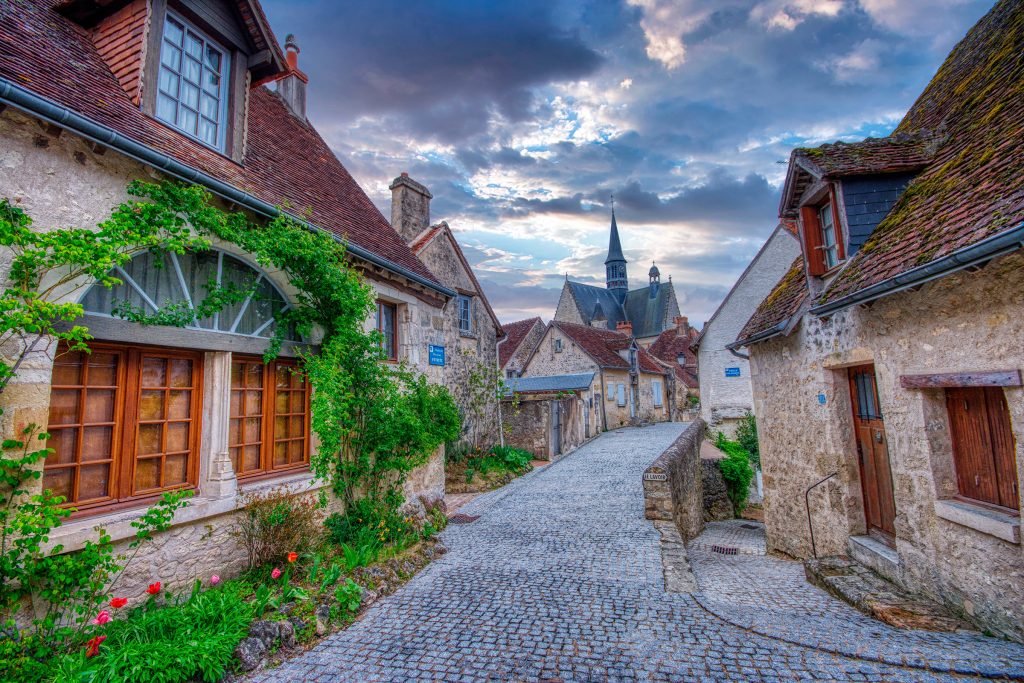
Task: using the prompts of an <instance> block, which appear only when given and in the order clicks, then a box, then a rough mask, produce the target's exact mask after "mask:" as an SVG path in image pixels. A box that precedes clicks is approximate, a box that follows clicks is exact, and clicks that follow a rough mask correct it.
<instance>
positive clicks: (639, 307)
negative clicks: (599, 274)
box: [554, 211, 679, 348]
mask: <svg viewBox="0 0 1024 683" xmlns="http://www.w3.org/2000/svg"><path fill="white" fill-rule="evenodd" d="M647 279H648V284H647V286H646V287H641V288H639V289H633V290H631V289H630V288H629V274H628V272H627V269H626V257H625V256H623V254H622V243H621V241H620V240H619V226H618V223H616V221H615V212H614V211H612V225H611V233H610V236H609V238H608V256H607V258H606V259H605V287H604V288H601V287H595V286H594V285H587V284H583V283H582V282H573V281H572V280H570V279H569V278H568V277H566V279H565V284H564V285H563V286H562V293H561V295H560V296H559V299H558V308H557V309H556V310H555V318H554V319H555V320H557V321H558V322H563V323H573V324H576V325H585V326H594V327H602V328H604V329H607V330H616V329H618V328H619V325H620V324H621V323H629V324H630V325H632V329H633V334H634V335H635V337H636V340H637V343H638V344H640V346H643V347H644V348H646V347H648V346H650V345H651V344H653V343H654V342H655V340H656V339H657V338H658V335H659V334H661V333H662V332H664V331H665V330H668V329H671V328H672V326H673V321H674V320H675V319H676V317H678V316H679V301H678V300H677V299H676V290H675V287H674V286H673V285H672V278H671V277H669V279H668V282H667V283H662V281H661V272H660V271H659V270H658V267H657V266H655V265H652V266H651V269H650V271H648V274H647Z"/></svg>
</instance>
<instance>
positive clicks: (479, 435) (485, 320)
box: [391, 173, 505, 448]
mask: <svg viewBox="0 0 1024 683" xmlns="http://www.w3.org/2000/svg"><path fill="white" fill-rule="evenodd" d="M432 197H433V195H431V194H430V191H429V190H428V189H427V188H426V187H425V186H423V185H421V184H420V183H417V182H416V181H415V180H412V179H411V178H410V177H409V176H408V174H405V173H403V174H402V175H400V176H398V177H397V178H395V179H394V181H392V183H391V222H392V225H394V226H395V227H396V230H398V231H400V233H401V234H402V235H403V237H405V236H406V235H407V234H408V235H412V234H413V233H415V235H413V237H411V238H407V241H408V242H409V247H410V248H411V249H412V251H413V253H414V254H416V256H417V257H418V258H419V259H420V261H422V262H423V264H424V265H425V266H426V267H427V268H428V269H429V270H430V271H431V272H432V273H434V274H435V275H436V276H437V278H438V280H439V281H440V282H441V283H442V284H444V285H445V286H447V287H448V288H450V289H452V290H454V291H455V292H456V296H455V298H453V299H451V300H449V302H448V303H447V304H445V306H444V309H443V311H442V313H441V316H440V317H441V326H440V331H441V332H442V334H441V338H442V340H443V341H442V342H440V343H439V344H435V345H434V350H435V356H436V355H437V353H438V352H437V348H438V346H439V345H440V348H441V349H443V350H442V352H441V354H442V355H443V365H441V366H437V365H434V366H432V367H433V368H434V372H435V375H436V374H437V370H438V369H439V370H440V381H441V382H442V383H443V384H444V385H445V386H446V387H448V390H449V391H450V392H451V393H452V396H454V397H455V401H456V403H458V405H459V408H460V410H461V412H462V416H463V426H462V438H463V440H464V441H465V442H467V443H470V444H473V445H477V446H479V447H481V448H489V447H490V446H492V445H494V444H495V443H498V442H499V441H500V434H499V430H500V424H499V410H498V401H499V399H498V397H497V390H496V383H497V381H498V380H499V377H500V376H499V374H498V347H497V344H498V341H499V340H500V339H503V338H504V335H505V333H504V332H503V331H502V328H501V323H500V322H498V318H497V316H496V315H495V314H494V310H493V309H492V308H491V304H490V302H489V301H488V300H487V295H486V294H484V290H483V287H481V286H480V282H479V281H478V280H477V279H476V274H474V272H473V269H472V267H471V266H470V265H469V262H468V261H467V260H466V255H465V254H464V253H463V252H462V247H460V246H459V243H458V241H457V240H456V239H455V235H454V234H453V233H452V230H451V228H450V227H449V226H448V223H446V222H443V221H442V222H441V223H438V224H436V225H430V200H431V198H432ZM432 362H434V363H436V362H438V359H437V358H435V359H434V360H433V361H432ZM471 376H475V377H477V378H479V379H480V380H483V381H484V382H485V383H486V384H487V385H488V386H491V387H492V388H493V390H492V391H490V392H488V391H487V390H486V389H485V388H483V386H482V385H481V384H480V382H479V381H477V382H473V381H471ZM474 386H476V387H479V388H478V389H475V390H474V389H473V387H474Z"/></svg>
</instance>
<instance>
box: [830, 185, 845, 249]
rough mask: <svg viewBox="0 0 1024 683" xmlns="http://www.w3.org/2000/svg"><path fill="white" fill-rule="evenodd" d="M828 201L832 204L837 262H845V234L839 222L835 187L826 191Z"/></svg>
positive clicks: (841, 223)
mask: <svg viewBox="0 0 1024 683" xmlns="http://www.w3.org/2000/svg"><path fill="white" fill-rule="evenodd" d="M828 197H829V201H830V202H831V203H832V224H833V225H834V226H835V230H836V249H837V251H838V252H839V260H840V261H845V260H846V232H845V231H844V230H843V222H842V221H841V220H839V201H838V193H837V192H836V186H835V185H832V187H830V188H829V190H828Z"/></svg>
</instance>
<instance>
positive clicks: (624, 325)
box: [615, 320, 633, 337]
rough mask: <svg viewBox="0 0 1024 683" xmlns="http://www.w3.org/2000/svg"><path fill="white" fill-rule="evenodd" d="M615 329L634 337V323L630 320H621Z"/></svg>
mask: <svg viewBox="0 0 1024 683" xmlns="http://www.w3.org/2000/svg"><path fill="white" fill-rule="evenodd" d="M615 329H616V330H618V331H619V332H622V333H623V334H625V335H627V336H629V337H632V336H633V323H631V322H629V321H628V320H620V321H619V322H617V323H615Z"/></svg>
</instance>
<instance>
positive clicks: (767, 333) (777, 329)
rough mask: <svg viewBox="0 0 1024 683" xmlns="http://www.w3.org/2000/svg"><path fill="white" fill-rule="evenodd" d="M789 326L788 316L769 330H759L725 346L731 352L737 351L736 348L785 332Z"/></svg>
mask: <svg viewBox="0 0 1024 683" xmlns="http://www.w3.org/2000/svg"><path fill="white" fill-rule="evenodd" d="M787 327H789V318H786V319H785V320H783V321H782V322H781V323H778V324H777V325H775V326H774V327H770V328H768V329H767V330H764V331H763V332H758V333H757V334H755V335H752V336H750V337H747V338H746V339H737V340H736V341H734V342H733V343H732V344H726V345H725V348H726V349H727V350H729V351H730V352H735V350H736V349H739V348H742V347H744V346H750V345H751V344H756V343H757V342H762V341H764V340H766V339H771V338H772V337H777V336H779V335H780V334H782V333H783V332H785V331H786V328H787Z"/></svg>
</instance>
